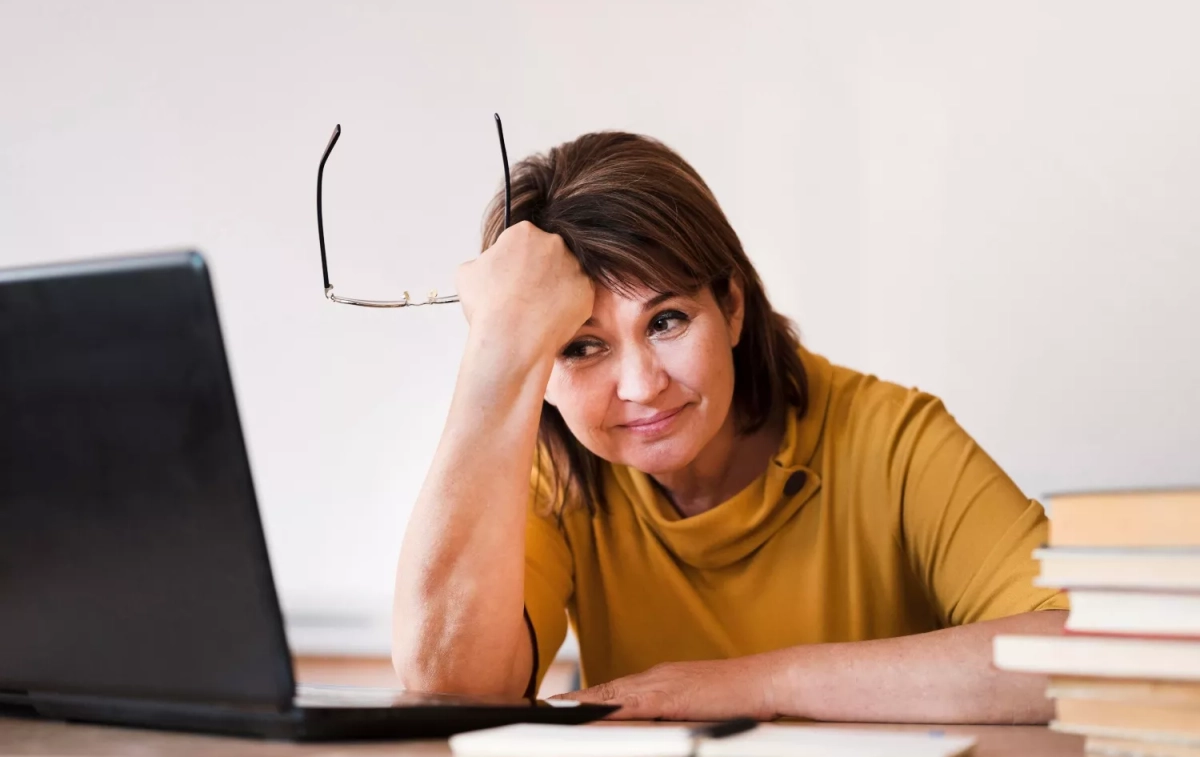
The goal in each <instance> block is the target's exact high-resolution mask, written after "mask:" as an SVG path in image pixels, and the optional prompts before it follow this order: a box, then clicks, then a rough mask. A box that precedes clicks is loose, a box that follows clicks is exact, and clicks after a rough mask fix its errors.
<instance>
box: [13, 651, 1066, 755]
mask: <svg viewBox="0 0 1200 757" xmlns="http://www.w3.org/2000/svg"><path fill="white" fill-rule="evenodd" d="M296 677H297V678H298V679H299V680H301V681H304V682H306V683H340V684H354V685H360V686H394V685H395V678H394V676H393V675H392V673H391V666H390V664H388V663H387V661H386V660H372V659H369V658H368V659H362V658H302V659H298V660H297V661H296ZM543 691H544V689H543ZM796 727H798V728H803V727H818V728H820V727H841V728H846V727H854V728H884V729H890V730H930V729H931V728H933V729H937V730H942V731H945V732H946V733H947V734H966V735H971V736H974V737H975V738H977V739H978V740H979V743H978V745H977V746H976V747H975V752H974V754H975V755H976V757H1076V756H1077V755H1082V754H1083V739H1082V738H1080V737H1078V736H1069V735H1066V734H1062V733H1054V732H1053V731H1050V730H1048V729H1046V728H1040V727H1032V726H947V727H943V726H879V725H865V726H859V725H846V724H830V725H829V726H825V725H815V726H811V725H804V726H799V725H798V726H796ZM129 754H136V755H138V757H157V756H158V755H164V757H165V756H166V755H170V756H171V757H209V756H210V755H211V756H212V757H225V756H227V755H239V757H240V756H241V755H245V756H246V757H315V756H316V755H326V756H328V757H334V756H336V757H349V756H350V755H362V756H364V757H366V756H369V755H380V756H382V755H388V756H389V757H445V756H446V755H449V754H450V749H449V747H447V745H446V742H444V741H381V742H364V743H332V744H291V743H286V742H272V741H255V740H248V739H233V738H225V737H220V736H198V735H193V734H187V733H169V732H165V731H144V730H136V729H128V728H113V727H109V726H93V725H78V724H73V723H53V722H47V721H41V720H22V719H14V718H0V757H15V756H16V755H22V756H26V755H28V756H33V755H37V756H39V757H49V756H50V755H54V757H110V756H113V755H129Z"/></svg>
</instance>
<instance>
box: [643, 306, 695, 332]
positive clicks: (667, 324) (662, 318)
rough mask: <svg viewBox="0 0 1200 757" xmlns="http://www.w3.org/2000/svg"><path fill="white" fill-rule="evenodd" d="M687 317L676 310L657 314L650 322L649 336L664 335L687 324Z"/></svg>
mask: <svg viewBox="0 0 1200 757" xmlns="http://www.w3.org/2000/svg"><path fill="white" fill-rule="evenodd" d="M687 319H688V318H687V316H686V315H684V314H683V313H681V312H679V311H678V310H668V311H666V312H664V313H659V314H658V315H656V316H654V320H653V321H650V333H651V334H664V333H666V332H668V331H670V330H671V329H672V328H673V327H677V326H680V325H682V324H684V323H686V322H687Z"/></svg>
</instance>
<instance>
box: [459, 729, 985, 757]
mask: <svg viewBox="0 0 1200 757" xmlns="http://www.w3.org/2000/svg"><path fill="white" fill-rule="evenodd" d="M974 745H975V740H974V739H972V738H968V737H963V736H943V735H939V732H936V731H935V732H929V733H922V732H916V733H914V732H908V733H904V732H887V731H867V730H861V731H856V730H848V729H840V728H814V727H811V726H803V725H770V724H768V725H762V726H759V727H758V728H755V729H754V730H753V731H749V732H747V733H742V734H739V735H737V736H730V737H729V738H724V739H715V740H704V741H701V742H700V747H699V750H698V752H697V753H698V755H699V757H954V756H955V755H960V754H966V753H968V752H969V751H971V747H973V746H974ZM691 748H692V740H691V738H690V737H689V735H688V729H687V728H678V727H673V726H666V727H647V726H611V725H600V726H559V725H508V726H502V727H500V728H489V729H487V730H483V731H472V732H470V733H462V734H459V735H457V736H452V737H451V738H450V749H451V750H452V751H453V752H454V754H456V755H459V757H562V755H564V754H569V755H572V757H687V756H688V755H690V754H691V753H692V752H691Z"/></svg>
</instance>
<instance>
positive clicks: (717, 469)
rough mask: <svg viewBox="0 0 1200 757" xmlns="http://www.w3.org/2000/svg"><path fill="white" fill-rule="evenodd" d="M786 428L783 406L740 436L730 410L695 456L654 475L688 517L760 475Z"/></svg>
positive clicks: (672, 502) (734, 491)
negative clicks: (753, 428)
mask: <svg viewBox="0 0 1200 757" xmlns="http://www.w3.org/2000/svg"><path fill="white" fill-rule="evenodd" d="M785 428H786V416H785V414H784V412H783V410H782V409H777V410H775V411H773V412H772V413H771V417H770V418H769V419H768V420H767V422H766V423H764V424H763V426H762V428H760V429H758V430H757V431H755V432H754V433H752V434H750V435H749V436H739V435H738V433H737V428H736V420H735V418H734V413H733V411H732V410H731V411H730V412H729V414H728V415H727V416H726V418H725V423H723V424H722V425H721V429H720V430H719V431H718V432H717V435H716V436H714V437H713V438H712V440H711V441H710V442H709V443H708V444H706V445H705V446H704V449H702V450H700V454H699V455H697V456H696V459H695V460H693V461H692V462H691V463H689V464H688V465H687V467H685V468H682V469H680V470H677V471H672V472H670V473H665V474H661V475H657V476H654V481H655V483H657V484H658V486H659V487H660V488H661V489H662V490H663V492H664V493H665V494H666V495H667V498H668V499H669V500H670V501H671V504H673V505H674V506H675V509H676V510H678V511H679V514H680V515H682V516H683V517H685V518H687V517H690V516H693V515H699V514H700V513H702V512H705V511H707V510H711V509H713V508H714V507H716V506H717V505H719V504H721V503H722V502H724V501H725V500H727V499H729V498H730V497H732V496H733V495H735V494H737V493H738V492H740V491H741V490H742V489H745V488H746V487H747V486H749V485H750V483H751V482H753V481H754V479H756V478H758V477H759V476H761V475H762V473H763V471H764V470H766V469H767V466H768V465H770V463H771V458H772V457H774V455H775V454H776V452H778V451H779V445H780V443H781V442H782V440H783V434H784V430H785Z"/></svg>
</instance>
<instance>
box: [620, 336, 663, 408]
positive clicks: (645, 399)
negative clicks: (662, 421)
mask: <svg viewBox="0 0 1200 757" xmlns="http://www.w3.org/2000/svg"><path fill="white" fill-rule="evenodd" d="M668 382H669V378H668V377H667V372H666V371H665V370H663V367H662V365H660V364H659V362H658V359H657V358H656V356H655V355H654V351H653V350H651V349H647V348H640V349H639V348H634V349H626V350H623V351H622V354H621V362H620V375H619V376H618V377H617V398H618V399H621V400H624V401H625V402H636V403H637V404H639V405H649V404H651V403H652V402H653V400H654V398H655V397H657V396H658V395H659V394H661V393H662V391H663V390H664V389H666V388H667V383H668Z"/></svg>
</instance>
